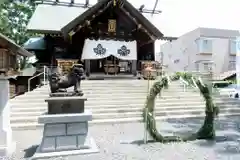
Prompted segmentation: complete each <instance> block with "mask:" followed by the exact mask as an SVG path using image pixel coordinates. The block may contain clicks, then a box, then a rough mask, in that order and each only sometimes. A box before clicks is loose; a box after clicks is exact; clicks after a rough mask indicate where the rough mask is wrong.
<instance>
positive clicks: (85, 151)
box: [32, 138, 99, 159]
mask: <svg viewBox="0 0 240 160" xmlns="http://www.w3.org/2000/svg"><path fill="white" fill-rule="evenodd" d="M87 141H88V142H89V144H88V146H89V148H88V149H78V150H68V151H58V152H41V149H40V146H39V147H38V148H37V151H36V153H35V154H34V155H33V157H32V159H42V158H44V159H45V158H46V159H49V158H53V157H64V156H73V155H82V154H91V153H98V152H99V149H98V146H97V145H96V143H95V141H94V139H93V138H88V140H87Z"/></svg>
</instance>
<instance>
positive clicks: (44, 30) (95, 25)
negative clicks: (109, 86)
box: [26, 0, 168, 75]
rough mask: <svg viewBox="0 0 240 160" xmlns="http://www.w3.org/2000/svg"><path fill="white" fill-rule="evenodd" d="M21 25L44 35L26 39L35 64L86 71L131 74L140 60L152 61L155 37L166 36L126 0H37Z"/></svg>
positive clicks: (134, 72) (135, 71) (139, 66)
mask: <svg viewBox="0 0 240 160" xmlns="http://www.w3.org/2000/svg"><path fill="white" fill-rule="evenodd" d="M153 12H154V11H153ZM27 30H28V31H29V32H33V33H37V34H41V35H44V36H43V37H40V38H38V39H35V40H33V39H32V40H31V39H30V40H29V42H28V44H26V49H27V50H30V51H34V52H35V55H36V58H37V59H38V61H37V63H36V65H37V66H41V65H49V66H53V65H54V66H57V65H58V66H60V67H62V68H63V69H67V68H68V67H69V66H70V65H72V64H73V63H83V64H84V66H85V71H86V75H90V74H92V73H105V74H133V75H135V74H136V73H137V71H139V70H141V64H140V62H141V61H146V60H147V61H154V57H155V56H154V52H155V51H154V47H155V46H154V43H155V41H156V40H157V39H165V40H166V39H167V38H164V37H163V34H162V33H161V32H160V31H159V30H158V29H157V28H156V27H155V26H154V25H153V24H152V23H151V22H150V21H149V20H148V19H147V18H145V16H144V15H143V14H142V12H141V11H140V9H136V8H135V7H134V6H133V5H132V4H131V3H129V2H128V1H127V0H99V1H98V2H97V3H96V4H95V5H93V6H90V5H89V2H88V0H86V3H84V4H77V3H74V2H73V1H71V2H69V3H60V2H58V1H41V3H39V4H38V5H37V7H36V10H35V12H34V14H33V16H32V17H31V19H30V21H29V24H28V26H27ZM167 40H168V39H167ZM34 43H36V44H37V45H35V47H34Z"/></svg>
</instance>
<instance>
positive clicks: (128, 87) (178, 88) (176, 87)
mask: <svg viewBox="0 0 240 160" xmlns="http://www.w3.org/2000/svg"><path fill="white" fill-rule="evenodd" d="M106 87H107V88H109V89H111V90H146V89H147V88H148V86H132V85H126V86H125V87H123V86H119V87H118V86H114V87H111V86H108V85H107V86H98V87H94V86H92V87H84V86H81V89H82V90H84V91H85V90H105V89H106ZM170 87H171V88H172V89H176V90H180V89H182V88H183V87H182V86H175V87H173V86H170ZM150 88H151V86H150ZM34 91H50V89H47V88H38V89H36V90H34Z"/></svg>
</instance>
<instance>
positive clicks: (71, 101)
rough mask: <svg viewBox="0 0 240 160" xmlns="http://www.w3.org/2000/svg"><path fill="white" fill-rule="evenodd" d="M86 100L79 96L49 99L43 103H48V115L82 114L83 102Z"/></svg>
mask: <svg viewBox="0 0 240 160" xmlns="http://www.w3.org/2000/svg"><path fill="white" fill-rule="evenodd" d="M86 100H87V99H86V98H84V97H80V96H74V97H50V98H47V99H46V100H45V101H46V102H47V103H48V114H64V113H65V114H66V113H83V112H84V102H85V101H86Z"/></svg>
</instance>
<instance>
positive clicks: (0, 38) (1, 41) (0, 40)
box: [0, 33, 33, 57]
mask: <svg viewBox="0 0 240 160" xmlns="http://www.w3.org/2000/svg"><path fill="white" fill-rule="evenodd" d="M0 45H3V47H4V48H6V49H9V50H11V51H12V52H14V53H16V54H19V55H22V56H27V57H30V56H33V54H32V53H30V52H28V51H27V50H25V49H23V48H22V47H20V46H19V45H17V44H16V43H15V42H14V41H13V40H11V39H9V38H7V37H6V36H4V35H3V34H1V33H0Z"/></svg>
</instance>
